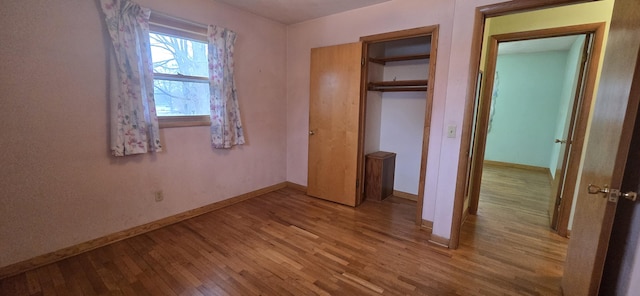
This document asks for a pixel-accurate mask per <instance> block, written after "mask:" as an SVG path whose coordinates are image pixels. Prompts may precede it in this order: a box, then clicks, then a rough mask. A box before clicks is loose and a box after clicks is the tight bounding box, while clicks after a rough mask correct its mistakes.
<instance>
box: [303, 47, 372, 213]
mask: <svg viewBox="0 0 640 296" xmlns="http://www.w3.org/2000/svg"><path fill="white" fill-rule="evenodd" d="M361 60H362V43H361V42H356V43H350V44H342V45H336V46H329V47H322V48H314V49H312V50H311V87H310V98H309V100H310V102H309V172H308V181H307V194H308V195H310V196H313V197H318V198H321V199H326V200H329V201H333V202H337V203H341V204H345V205H349V206H355V205H356V197H357V194H356V192H357V190H356V179H357V177H358V133H359V122H360V83H361V75H362V66H361V65H362V64H361Z"/></svg>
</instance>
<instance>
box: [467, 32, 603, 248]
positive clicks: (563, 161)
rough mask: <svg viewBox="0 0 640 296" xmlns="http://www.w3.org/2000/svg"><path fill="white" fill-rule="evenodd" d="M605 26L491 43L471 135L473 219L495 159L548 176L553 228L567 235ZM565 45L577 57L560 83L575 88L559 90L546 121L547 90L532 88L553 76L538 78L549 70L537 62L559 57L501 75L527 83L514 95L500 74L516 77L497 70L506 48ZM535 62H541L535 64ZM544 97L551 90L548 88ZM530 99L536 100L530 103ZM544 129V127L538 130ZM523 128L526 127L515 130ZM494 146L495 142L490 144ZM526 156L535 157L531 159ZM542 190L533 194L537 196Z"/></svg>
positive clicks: (522, 35) (496, 38)
mask: <svg viewBox="0 0 640 296" xmlns="http://www.w3.org/2000/svg"><path fill="white" fill-rule="evenodd" d="M601 26H602V24H587V25H579V26H570V27H561V28H552V29H545V30H537V31H527V32H516V33H508V34H500V35H494V36H490V37H489V43H488V45H487V47H488V50H487V54H486V61H487V62H486V66H485V75H484V76H485V77H484V82H485V83H484V84H485V85H484V88H482V89H481V91H479V94H480V95H479V96H478V97H477V100H476V104H477V106H478V107H477V108H478V109H477V110H478V111H477V118H476V122H475V130H476V131H477V132H475V134H474V135H473V136H472V141H471V143H473V146H472V150H471V153H470V161H469V163H468V165H469V169H468V171H469V177H468V182H469V184H468V187H467V188H468V189H467V191H466V194H467V197H466V199H467V200H468V202H467V203H468V213H469V214H471V215H474V214H476V213H477V210H478V203H479V200H480V189H481V184H482V177H483V176H482V173H483V168H484V164H485V159H486V160H489V161H496V160H497V161H498V163H516V164H521V165H522V164H524V166H526V167H528V168H531V167H534V168H540V169H543V170H545V171H546V172H548V174H549V180H550V183H551V185H550V189H549V190H548V193H546V194H545V195H546V196H548V197H549V199H548V200H549V203H548V205H549V206H548V209H549V210H548V211H549V217H550V219H549V224H550V226H551V228H552V229H557V230H558V234H560V235H561V236H564V237H566V236H568V226H569V220H570V216H571V215H570V213H571V208H572V203H573V197H574V189H575V184H576V182H577V172H578V168H579V160H580V159H581V153H582V146H583V143H584V136H585V132H586V121H587V119H588V116H589V109H590V108H589V106H590V103H591V99H592V97H593V89H594V85H595V76H596V73H595V71H594V70H595V69H596V68H597V67H596V64H595V63H596V61H597V55H594V54H591V52H592V51H593V50H592V49H593V47H594V46H593V44H594V42H598V41H600V42H601V39H600V38H601V36H600V38H598V36H596V34H595V32H596V31H598V30H601V29H602V28H601ZM562 42H564V43H566V44H565V45H563V46H564V47H567V46H569V52H572V54H571V57H569V54H567V55H566V56H565V58H564V64H565V65H567V59H571V60H573V61H575V62H573V63H572V64H571V65H570V66H567V67H565V68H564V69H563V70H559V71H560V72H561V73H562V72H563V73H562V75H559V77H558V78H555V80H558V79H560V80H564V81H570V82H569V83H567V87H562V88H561V91H559V92H558V94H557V95H556V97H557V98H562V99H556V100H555V101H554V100H551V101H549V102H548V104H547V107H546V108H551V109H553V108H555V109H556V113H555V114H553V112H552V111H551V112H549V111H546V113H545V114H543V113H544V112H545V111H540V107H541V106H544V105H545V104H544V103H543V102H542V101H544V100H545V98H536V95H535V93H536V88H541V87H542V86H541V85H535V84H532V83H529V82H535V80H537V79H533V77H535V76H540V75H544V76H545V77H542V78H540V79H543V80H544V79H547V80H548V79H549V78H550V76H551V75H550V74H549V73H545V72H544V70H545V69H544V68H543V69H541V71H538V72H540V73H538V74H536V73H534V72H535V71H534V70H533V69H535V68H538V67H539V66H540V65H543V64H544V62H543V61H542V60H539V59H540V58H541V57H543V56H545V55H546V56H554V55H556V56H557V54H535V55H531V54H527V55H529V56H528V57H527V59H526V61H527V63H529V65H528V66H526V67H524V69H523V66H522V62H521V63H520V64H521V65H520V67H515V68H519V69H516V71H515V72H514V73H502V74H507V75H505V76H506V77H503V78H502V80H505V81H511V82H510V83H514V82H513V81H514V78H515V77H517V76H522V77H521V78H520V80H521V81H520V82H515V83H519V85H520V86H518V87H515V88H514V87H511V88H512V89H509V87H505V82H504V81H502V80H501V75H500V72H501V71H502V72H504V71H511V70H510V69H509V67H508V66H504V65H500V64H504V63H499V59H500V58H499V52H500V50H501V48H503V47H502V45H507V47H504V48H506V49H507V52H508V51H513V50H514V49H509V48H523V49H520V51H522V50H529V51H531V49H532V48H534V47H539V46H540V44H552V43H557V44H562ZM536 44H538V45H536ZM569 44H570V45H569ZM503 51H504V49H503ZM513 59H514V58H513V57H509V58H507V60H513ZM536 59H538V61H536V62H534V61H535V60H536ZM556 59H557V57H556ZM555 63H558V62H555ZM499 68H502V69H499ZM511 68H514V67H511ZM518 71H519V72H520V73H519V74H518V73H517V72H518ZM523 71H524V72H523ZM529 71H531V72H529ZM496 73H497V75H496ZM527 79H528V80H527ZM529 80H532V81H529ZM546 84H549V82H547V83H546ZM522 85H527V87H522ZM509 86H513V85H509ZM547 86H548V85H547ZM542 90H543V91H547V88H544V89H542ZM501 91H502V93H501ZM523 92H526V93H523ZM531 94H534V96H533V97H529V96H530V95H531ZM538 96H541V95H540V94H539V95H538ZM527 97H529V98H527ZM517 98H520V99H521V101H518V99H517ZM522 98H527V99H525V100H529V101H526V102H524V101H522ZM500 103H502V104H500ZM509 105H513V106H512V107H511V108H516V109H517V110H516V111H508V110H507V111H508V112H507V114H506V115H505V116H502V117H497V118H498V119H496V117H495V116H496V114H498V113H497V112H498V111H499V109H500V108H502V109H508V108H509ZM554 106H555V107H554ZM492 110H493V111H492ZM496 110H498V111H496ZM536 110H537V111H536ZM531 111H534V112H531ZM531 113H532V114H531ZM525 118H531V121H530V122H528V123H527V122H525V121H524V120H523V119H525ZM545 118H547V119H545ZM494 120H495V121H496V122H494ZM541 120H542V121H541ZM500 122H502V123H503V124H504V125H506V127H504V126H503V128H502V129H501V128H500V126H499V125H498V126H497V127H494V125H495V124H496V123H497V124H499V123H500ZM545 125H546V126H547V127H546V128H542V129H540V127H544V126H545ZM518 126H521V128H520V129H518ZM494 128H495V129H494ZM492 129H494V130H492ZM536 130H540V131H536ZM534 131H536V132H534ZM491 133H493V135H491ZM533 134H536V135H533ZM490 139H493V140H494V141H496V142H495V143H492V142H488V140H490ZM528 150H531V151H533V153H529V152H527V151H528ZM541 151H546V153H541ZM545 154H546V155H545ZM541 156H542V157H541ZM523 158H524V159H523ZM537 189H538V188H532V190H537Z"/></svg>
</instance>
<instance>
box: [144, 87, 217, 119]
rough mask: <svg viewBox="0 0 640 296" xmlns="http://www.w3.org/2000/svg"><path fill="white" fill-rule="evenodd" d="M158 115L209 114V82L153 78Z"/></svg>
mask: <svg viewBox="0 0 640 296" xmlns="http://www.w3.org/2000/svg"><path fill="white" fill-rule="evenodd" d="M153 84H154V88H153V90H154V97H155V100H156V112H157V113H158V116H172V115H173V116H184V115H209V113H210V112H209V84H208V83H206V82H205V83H199V82H182V81H170V80H160V79H156V80H154V83H153Z"/></svg>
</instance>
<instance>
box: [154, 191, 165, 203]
mask: <svg viewBox="0 0 640 296" xmlns="http://www.w3.org/2000/svg"><path fill="white" fill-rule="evenodd" d="M155 195H156V202H161V201H162V200H163V199H164V194H163V193H162V190H159V191H156V192H155Z"/></svg>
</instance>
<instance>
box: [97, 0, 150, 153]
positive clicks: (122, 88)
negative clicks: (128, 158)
mask: <svg viewBox="0 0 640 296" xmlns="http://www.w3.org/2000/svg"><path fill="white" fill-rule="evenodd" d="M100 2H101V6H102V10H103V12H104V14H105V18H106V23H107V29H108V30H109V34H110V35H111V40H112V43H113V49H114V50H113V52H112V54H113V56H114V57H115V60H114V61H113V62H112V65H113V64H114V62H115V65H114V67H112V68H111V72H112V75H111V77H112V78H114V76H115V80H116V81H112V83H111V86H112V87H111V98H110V103H111V152H112V154H113V155H114V156H125V155H131V154H139V153H147V152H149V151H152V152H153V151H162V145H161V144H160V131H159V128H158V116H157V115H156V106H155V101H154V98H153V68H152V61H151V47H150V45H149V16H150V13H151V11H150V10H148V9H145V8H142V7H140V6H139V5H138V4H136V3H133V2H131V1H128V0H100ZM114 72H115V73H114ZM114 74H115V75H114Z"/></svg>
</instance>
